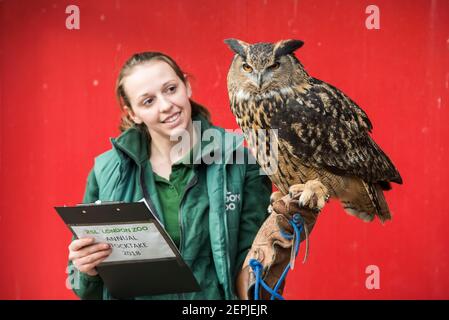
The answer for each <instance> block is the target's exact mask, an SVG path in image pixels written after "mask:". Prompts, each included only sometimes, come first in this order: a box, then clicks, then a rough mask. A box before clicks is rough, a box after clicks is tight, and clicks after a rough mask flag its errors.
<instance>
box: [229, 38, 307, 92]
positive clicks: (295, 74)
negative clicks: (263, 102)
mask: <svg viewBox="0 0 449 320" xmlns="http://www.w3.org/2000/svg"><path fill="white" fill-rule="evenodd" d="M224 42H225V43H226V44H227V45H228V46H229V47H230V48H231V50H232V51H234V52H235V53H236V55H235V56H234V60H233V61H232V65H231V68H230V70H229V74H228V86H231V87H232V86H237V85H238V87H240V88H245V89H246V90H247V91H250V92H265V91H270V90H279V89H282V88H284V87H288V86H291V85H292V84H293V82H294V80H296V81H300V80H301V77H305V76H306V75H307V74H306V72H305V71H304V68H303V67H302V65H301V63H300V62H299V61H298V59H297V58H296V57H295V56H294V55H293V52H294V51H295V50H297V49H299V48H301V47H302V45H303V44H304V42H302V41H301V40H281V41H278V42H276V43H263V42H261V43H255V44H248V43H246V42H244V41H241V40H237V39H226V40H224Z"/></svg>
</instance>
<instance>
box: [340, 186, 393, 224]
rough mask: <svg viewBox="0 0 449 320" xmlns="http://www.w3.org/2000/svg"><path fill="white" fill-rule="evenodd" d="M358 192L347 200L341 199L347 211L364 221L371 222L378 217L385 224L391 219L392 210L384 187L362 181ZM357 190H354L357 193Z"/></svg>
mask: <svg viewBox="0 0 449 320" xmlns="http://www.w3.org/2000/svg"><path fill="white" fill-rule="evenodd" d="M355 189H358V192H354V193H352V194H351V195H352V196H353V197H350V198H349V197H348V198H349V199H348V198H346V199H341V202H342V204H343V208H344V209H345V211H346V212H347V213H348V214H350V215H353V216H356V217H358V218H360V219H362V220H363V221H366V222H370V221H373V219H374V218H375V217H376V216H377V217H378V218H379V220H380V221H381V222H382V223H384V222H385V221H387V220H390V219H391V214H390V209H389V208H388V204H387V201H386V200H385V196H384V193H383V191H382V189H383V187H382V186H381V185H379V184H377V183H375V184H369V183H366V182H364V181H362V180H359V183H358V188H355ZM355 189H353V190H354V191H355Z"/></svg>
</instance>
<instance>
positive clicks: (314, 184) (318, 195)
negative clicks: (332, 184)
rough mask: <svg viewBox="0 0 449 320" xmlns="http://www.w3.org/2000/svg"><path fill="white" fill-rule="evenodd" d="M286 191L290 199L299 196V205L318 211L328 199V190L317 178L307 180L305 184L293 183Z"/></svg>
mask: <svg viewBox="0 0 449 320" xmlns="http://www.w3.org/2000/svg"><path fill="white" fill-rule="evenodd" d="M288 191H289V195H290V198H291V199H296V198H299V199H298V204H299V206H301V207H306V208H310V209H312V210H315V211H320V210H321V209H322V208H323V207H324V205H325V204H326V202H327V201H329V193H328V190H327V188H326V186H324V184H322V183H321V182H320V181H319V180H309V181H307V182H306V183H305V184H294V185H292V186H291V187H290V188H289V190H288Z"/></svg>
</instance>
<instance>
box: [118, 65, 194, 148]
mask: <svg viewBox="0 0 449 320" xmlns="http://www.w3.org/2000/svg"><path fill="white" fill-rule="evenodd" d="M123 86H124V89H125V92H126V94H127V96H128V98H129V101H130V103H131V106H132V108H130V107H129V106H128V107H127V106H125V107H124V108H125V109H126V110H127V111H128V112H129V114H130V116H131V118H132V119H133V121H134V122H135V123H138V124H139V123H145V124H146V126H147V127H148V131H149V133H150V135H151V138H152V139H158V138H162V139H170V136H176V135H178V134H179V133H181V132H182V131H183V130H189V128H190V126H191V115H192V107H191V105H190V100H189V98H190V96H191V94H192V91H191V88H190V84H189V83H188V81H186V84H185V83H184V82H183V81H182V80H181V79H179V77H178V76H177V75H176V73H175V71H174V70H173V69H172V68H171V67H170V65H169V64H168V63H166V62H164V61H157V60H156V61H151V62H149V63H145V64H143V65H140V66H137V67H135V68H134V69H133V70H132V73H131V74H130V75H129V76H127V77H126V78H125V79H124V82H123Z"/></svg>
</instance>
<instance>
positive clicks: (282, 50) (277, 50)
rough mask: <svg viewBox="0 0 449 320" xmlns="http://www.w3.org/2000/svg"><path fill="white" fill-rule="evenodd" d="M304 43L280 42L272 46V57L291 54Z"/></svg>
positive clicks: (297, 41) (296, 41) (295, 41)
mask: <svg viewBox="0 0 449 320" xmlns="http://www.w3.org/2000/svg"><path fill="white" fill-rule="evenodd" d="M303 45H304V42H303V41H301V40H281V41H279V42H277V43H276V44H275V45H274V55H275V57H276V58H279V57H281V56H284V55H286V54H292V53H293V51H295V50H297V49H299V48H301V47H302V46H303Z"/></svg>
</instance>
